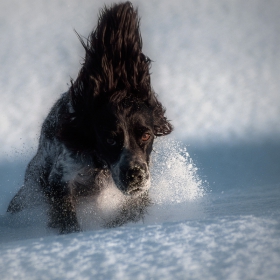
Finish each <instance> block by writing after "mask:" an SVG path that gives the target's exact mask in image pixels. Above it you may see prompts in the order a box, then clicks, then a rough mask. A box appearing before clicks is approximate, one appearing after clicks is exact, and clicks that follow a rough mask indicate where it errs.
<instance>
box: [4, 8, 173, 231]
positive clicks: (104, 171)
mask: <svg viewBox="0 0 280 280" xmlns="http://www.w3.org/2000/svg"><path fill="white" fill-rule="evenodd" d="M79 38H80V37H79ZM80 41H81V43H82V44H83V46H84V49H85V52H86V54H85V59H84V63H83V65H82V68H81V70H80V72H79V75H78V77H77V79H76V80H75V81H71V87H70V88H69V90H68V91H67V92H66V93H64V94H63V95H62V96H61V98H60V99H59V100H58V101H57V102H56V104H55V105H54V106H53V108H52V109H51V111H50V113H49V115H48V116H47V118H46V120H45V121H44V123H43V126H42V130H41V136H40V140H39V147H38V151H37V154H36V155H35V157H34V158H33V159H32V160H31V162H30V163H29V165H28V167H27V170H26V174H25V181H24V186H23V187H22V188H21V189H20V190H19V192H18V193H17V194H16V195H15V197H14V198H13V199H12V201H11V202H10V205H9V207H8V210H7V211H8V212H11V213H16V212H19V211H21V210H22V209H24V208H26V207H30V206H31V205H35V204H36V203H38V202H39V201H40V200H39V198H40V197H41V196H43V199H44V200H45V201H46V202H47V204H48V205H49V226H50V227H54V228H58V229H59V231H60V233H69V232H75V231H80V230H81V227H80V225H79V222H78V218H77V207H78V206H79V201H81V200H82V198H92V203H97V201H98V197H99V196H101V194H104V192H106V191H107V192H108V194H110V192H111V193H112V191H110V188H109V187H108V186H109V185H110V186H112V185H113V187H114V188H116V190H117V191H118V192H119V194H120V196H121V197H122V198H121V199H120V202H121V203H120V204H119V206H118V209H117V210H116V213H115V215H113V217H111V218H110V219H108V220H106V221H104V223H103V225H104V226H118V225H121V224H123V223H125V222H128V221H137V220H139V219H141V218H142V217H143V215H144V214H145V211H146V207H147V206H148V205H149V204H150V199H149V195H148V189H149V181H150V173H149V160H150V153H151V151H152V145H153V140H154V138H155V137H157V136H164V135H167V134H169V133H170V132H171V131H172V126H171V124H170V123H169V122H168V121H167V119H166V117H165V110H164V108H163V107H162V105H161V103H160V102H159V101H158V99H157V97H156V95H155V93H154V92H153V90H152V88H151V84H150V73H149V69H150V63H151V61H150V59H149V58H148V57H146V56H145V55H144V54H143V53H142V39H141V35H140V31H139V19H138V15H137V10H134V9H133V7H132V4H131V3H129V2H126V3H121V4H115V5H112V6H111V7H109V8H108V7H105V8H104V9H103V10H102V11H101V12H100V16H99V20H98V24H97V27H96V29H95V30H94V31H93V32H92V33H91V34H90V36H89V37H88V39H87V41H86V42H83V40H82V39H81V38H80ZM147 134H148V135H149V139H148V140H145V141H144V140H143V139H145V137H144V136H147ZM143 135H144V136H143ZM105 197H107V196H105ZM107 199H110V196H108V198H107Z"/></svg>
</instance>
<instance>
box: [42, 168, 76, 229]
mask: <svg viewBox="0 0 280 280" xmlns="http://www.w3.org/2000/svg"><path fill="white" fill-rule="evenodd" d="M60 177H61V176H58V175H57V174H56V175H53V174H52V175H51V180H50V185H49V187H48V191H47V193H46V195H47V198H48V200H49V204H50V209H49V226H50V227H53V228H58V229H59V232H60V233H61V234H65V233H71V232H78V231H81V229H80V226H79V223H78V220H77V215H76V207H75V206H76V199H75V195H74V193H73V189H72V186H71V184H69V183H68V182H63V180H61V178H60Z"/></svg>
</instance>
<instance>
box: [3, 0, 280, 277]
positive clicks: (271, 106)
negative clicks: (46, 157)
mask: <svg viewBox="0 0 280 280" xmlns="http://www.w3.org/2000/svg"><path fill="white" fill-rule="evenodd" d="M105 2H106V3H110V2H111V1H104V2H98V3H97V2H96V1H89V0H80V1H78V0H76V1H74V0H71V1H66V0H60V1H54V0H53V1H43V0H36V1H35V0H23V1H16V0H9V1H8V0H4V1H1V3H0V31H1V32H0V33H1V36H2V37H1V45H0V63H1V70H2V71H1V73H0V88H1V91H0V96H1V102H0V147H1V148H0V275H1V279H132V278H135V279H279V275H280V266H279V265H280V242H279V238H280V219H279V215H280V144H279V143H280V142H279V140H280V126H279V118H280V95H279V92H280V80H279V75H280V68H279V65H280V49H279V45H280V33H279V26H280V25H279V24H280V2H279V1H278V0H269V1H261V0H254V1H253V0H249V1H242V0H230V1H227V0H215V1H211V2H210V1H204V0H198V1H191V0H187V1H183V0H177V1H176V0H175V1H159V0H150V1H138V2H137V1H133V2H134V3H135V4H136V5H138V6H139V13H140V15H141V18H142V25H141V26H142V35H143V41H144V48H145V53H146V54H147V55H148V56H150V57H151V59H152V60H153V61H155V62H154V63H153V67H152V72H153V76H152V79H153V84H154V89H155V90H156V92H158V93H159V96H160V98H161V100H162V101H163V103H164V104H165V105H166V107H167V113H168V116H169V118H170V119H171V120H172V122H173V124H174V126H175V131H174V133H173V139H177V140H172V139H170V138H169V139H167V141H163V142H159V143H157V145H156V147H155V151H156V152H155V153H154V154H153V169H152V172H153V181H152V188H151V195H152V197H153V200H154V203H155V204H154V205H153V206H152V207H151V208H150V209H149V214H148V215H147V217H146V218H145V220H144V221H143V222H139V223H138V224H128V225H125V226H123V227H120V228H115V229H100V228H99V229H96V228H94V227H91V226H90V225H89V226H88V227H87V230H86V231H85V232H84V233H79V234H71V235H67V236H58V235H57V234H56V232H54V231H51V230H49V229H46V227H45V224H46V220H45V217H44V212H40V215H38V211H35V212H33V213H32V212H31V211H29V212H24V213H21V214H19V215H16V216H11V215H7V214H6V213H5V212H6V208H7V206H8V203H9V201H10V199H11V198H12V197H13V195H14V194H15V193H16V191H17V189H18V188H19V187H20V185H21V184H22V181H23V175H24V169H25V167H26V164H27V162H28V161H29V160H30V158H31V156H32V154H33V153H34V151H35V150H36V145H37V144H36V143H37V137H38V134H39V129H40V125H41V123H42V120H43V119H44V117H45V116H46V114H47V112H48V110H49V108H50V106H51V105H52V104H53V103H54V101H55V100H56V99H57V97H58V96H59V95H60V93H62V92H64V91H66V90H67V88H68V85H67V84H69V81H70V77H73V78H75V76H76V75H77V72H78V69H79V63H80V62H81V57H82V56H83V50H82V48H81V46H80V44H79V41H78V40H77V38H76V36H75V33H74V32H73V29H76V30H77V31H78V32H79V33H80V34H81V35H83V36H87V34H88V33H89V31H90V30H91V29H92V27H93V26H94V25H95V24H96V15H97V13H98V10H99V8H100V7H102V5H103V3H105ZM178 140H181V142H182V143H181V144H180V143H179V142H178ZM185 147H186V148H185Z"/></svg>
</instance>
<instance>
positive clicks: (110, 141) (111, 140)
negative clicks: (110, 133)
mask: <svg viewBox="0 0 280 280" xmlns="http://www.w3.org/2000/svg"><path fill="white" fill-rule="evenodd" d="M107 143H108V144H109V145H111V146H115V145H116V143H117V142H116V141H115V140H114V139H113V138H108V139H107Z"/></svg>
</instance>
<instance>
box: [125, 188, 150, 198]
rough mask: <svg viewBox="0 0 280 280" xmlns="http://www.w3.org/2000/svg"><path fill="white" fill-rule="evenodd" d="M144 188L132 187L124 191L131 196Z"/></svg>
mask: <svg viewBox="0 0 280 280" xmlns="http://www.w3.org/2000/svg"><path fill="white" fill-rule="evenodd" d="M145 190H146V188H142V187H133V188H130V189H128V190H127V191H125V194H127V195H131V196H133V195H138V194H140V193H142V192H144V191H145Z"/></svg>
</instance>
